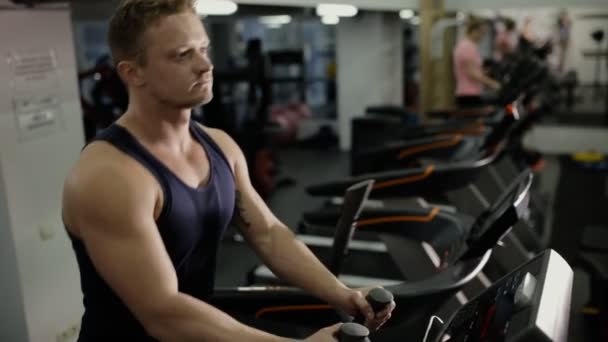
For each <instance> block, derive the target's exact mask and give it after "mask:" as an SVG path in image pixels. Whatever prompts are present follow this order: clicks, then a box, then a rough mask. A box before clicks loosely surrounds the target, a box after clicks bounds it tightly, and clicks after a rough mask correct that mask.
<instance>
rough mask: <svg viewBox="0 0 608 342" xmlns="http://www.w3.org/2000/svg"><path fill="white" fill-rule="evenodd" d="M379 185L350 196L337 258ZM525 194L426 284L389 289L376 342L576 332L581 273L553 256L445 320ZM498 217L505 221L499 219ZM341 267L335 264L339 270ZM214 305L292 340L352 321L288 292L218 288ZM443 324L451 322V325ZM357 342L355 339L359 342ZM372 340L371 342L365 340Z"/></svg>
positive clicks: (551, 336)
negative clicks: (574, 309) (572, 324)
mask: <svg viewBox="0 0 608 342" xmlns="http://www.w3.org/2000/svg"><path fill="white" fill-rule="evenodd" d="M372 183H373V182H365V183H360V184H357V185H355V186H353V187H351V188H349V190H348V192H347V193H346V194H345V196H344V198H345V205H344V206H343V212H342V216H341V218H340V220H339V224H338V227H337V229H336V230H337V231H338V232H339V233H336V243H335V252H336V253H335V256H336V258H337V259H336V260H337V261H338V263H337V264H336V265H334V266H337V267H338V268H339V262H340V255H343V251H344V250H346V249H345V248H346V247H347V246H348V241H349V239H350V236H351V235H352V232H353V229H354V224H353V223H354V222H355V221H356V220H357V219H358V217H359V214H360V213H361V209H362V204H363V202H364V201H365V200H366V198H367V196H368V194H369V190H370V188H371V186H372ZM521 194H522V193H521V192H520V191H517V192H515V194H511V195H509V196H505V197H504V201H502V202H501V203H498V202H497V203H496V204H497V207H500V208H502V210H498V211H497V213H496V215H489V216H488V219H487V220H486V221H485V222H486V224H481V225H479V226H477V228H476V229H473V230H472V231H473V234H471V235H469V238H468V239H465V240H462V241H461V243H460V244H458V246H459V247H458V248H455V249H454V250H453V253H452V254H451V256H450V257H448V258H446V259H445V260H446V261H447V262H448V263H451V264H450V265H448V266H447V267H445V268H443V269H442V270H441V271H440V272H436V273H435V274H434V275H433V276H432V277H429V278H428V279H426V280H423V281H417V282H404V283H401V284H397V285H394V286H386V290H388V291H390V292H391V293H392V294H393V296H394V300H395V302H396V303H397V308H396V309H395V311H394V312H393V315H392V316H393V318H392V319H391V320H390V321H389V322H388V324H387V325H386V327H384V328H383V329H381V330H379V331H377V332H374V333H372V334H371V336H369V338H370V340H371V341H376V342H384V341H386V342H400V341H403V340H407V341H425V342H427V341H433V342H439V341H442V342H445V341H452V342H456V341H480V342H481V341H508V342H527V341H555V342H565V341H566V339H567V332H568V318H569V313H570V298H571V292H572V281H573V272H572V270H571V268H570V267H569V266H568V264H567V263H566V262H565V261H564V259H563V258H561V256H559V255H558V254H557V253H556V252H554V251H551V250H548V251H545V252H543V253H541V254H539V255H537V256H536V257H535V258H533V259H532V260H531V261H529V262H527V263H525V264H523V265H521V266H520V267H518V268H517V269H516V270H514V271H512V272H510V273H509V274H508V275H506V276H505V277H503V278H502V279H500V280H498V281H496V282H495V283H494V284H492V285H491V286H490V287H489V288H488V289H487V290H485V291H484V292H483V293H481V294H480V295H479V296H477V297H476V298H474V299H473V300H471V301H469V302H468V303H467V304H466V305H465V306H463V307H462V308H461V309H459V310H457V311H456V312H453V313H450V314H447V315H440V314H438V312H437V309H438V308H439V307H441V305H442V304H443V303H445V302H446V301H449V300H450V299H451V298H452V297H454V293H455V292H456V291H458V289H460V288H461V287H462V286H464V284H466V283H467V282H469V281H470V280H471V279H473V278H474V277H475V276H476V274H478V273H479V272H480V271H481V269H482V268H483V267H484V265H485V264H486V263H487V260H488V259H489V256H490V254H491V251H489V250H485V251H484V248H485V247H484V246H486V247H487V246H490V245H494V244H495V243H496V241H497V240H496V239H497V237H499V236H500V231H497V230H496V229H495V228H496V224H491V222H504V221H505V219H506V218H509V217H513V215H516V213H517V211H518V207H519V206H518V205H512V204H509V203H511V202H513V196H515V198H516V201H515V203H518V202H519V203H523V202H524V201H525V196H523V197H522V196H521ZM498 212H500V213H502V214H500V215H499V214H498ZM332 265H333V264H332ZM209 303H210V304H211V305H214V306H216V307H218V308H219V309H221V310H223V311H225V312H227V313H229V314H231V315H233V316H234V317H235V318H237V319H238V320H240V321H241V322H243V323H246V324H249V325H251V326H253V327H256V328H260V329H263V330H266V331H269V332H272V333H275V334H279V335H282V336H285V337H291V338H305V337H306V336H309V335H310V334H312V333H314V332H315V331H317V330H318V329H320V328H322V327H325V326H328V325H330V324H334V323H336V322H339V321H343V320H344V315H343V314H342V313H339V312H337V311H336V310H334V308H332V307H331V306H329V305H327V304H326V303H323V302H322V301H320V300H319V299H316V298H313V297H311V296H310V295H307V294H305V293H304V292H302V291H301V290H299V289H297V288H293V287H285V286H272V287H268V286H256V287H238V288H218V289H216V290H215V292H214V296H213V297H212V298H211V300H210V301H209ZM443 322H446V323H445V324H443ZM351 341H352V340H351ZM361 341H365V340H363V339H362V340H361Z"/></svg>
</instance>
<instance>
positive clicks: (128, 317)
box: [70, 122, 235, 342]
mask: <svg viewBox="0 0 608 342" xmlns="http://www.w3.org/2000/svg"><path fill="white" fill-rule="evenodd" d="M190 132H191V135H192V136H193V138H194V139H195V140H196V141H197V142H199V143H200V144H201V145H202V146H203V148H204V149H205V151H206V152H207V156H208V159H209V162H210V168H209V169H210V176H209V181H208V182H207V184H206V185H203V186H201V187H199V188H192V187H191V186H189V185H187V184H185V183H184V182H183V181H182V180H181V179H180V178H178V177H177V176H176V175H175V174H174V173H173V172H172V171H171V170H169V168H167V167H166V166H165V164H163V163H162V162H161V161H160V160H158V159H157V158H155V157H154V156H153V155H152V154H151V153H150V152H149V151H148V150H146V148H144V146H143V145H141V144H140V143H139V142H138V141H137V140H136V139H135V137H134V136H133V135H131V134H130V133H129V132H128V131H127V130H126V129H125V128H124V127H122V126H119V125H117V124H114V125H112V126H110V127H108V128H106V129H105V130H103V131H101V132H100V133H99V134H98V135H97V137H96V138H95V139H94V140H93V141H106V142H108V143H110V144H112V145H113V146H115V147H116V148H118V149H119V150H121V151H122V152H124V153H126V154H127V155H129V156H130V157H132V158H134V159H135V160H137V161H138V162H139V163H141V164H142V165H143V166H144V167H145V168H146V169H148V170H149V171H150V172H151V173H152V175H154V177H155V178H156V179H157V181H158V182H159V184H160V185H161V187H162V191H163V194H164V204H163V208H162V211H161V214H160V216H159V217H158V219H157V221H156V223H157V226H158V230H159V233H160V235H161V237H162V240H163V242H164V244H165V248H166V250H167V252H168V254H169V256H170V258H171V262H172V263H173V266H174V267H175V272H176V274H177V278H178V281H179V291H180V292H182V293H186V294H188V295H191V296H193V297H195V298H198V299H200V300H203V301H205V300H207V299H209V297H210V296H211V295H212V292H213V287H214V280H215V268H216V256H217V252H218V247H219V244H220V241H221V239H222V236H223V234H224V232H225V230H226V227H227V226H228V224H229V222H230V220H231V218H232V214H233V210H234V201H235V182H234V176H233V174H232V170H231V168H230V164H229V163H228V161H227V160H226V158H225V156H224V154H223V153H222V151H221V150H220V148H219V147H218V146H217V145H216V144H215V142H214V141H213V140H212V139H211V137H209V136H208V135H207V134H206V133H205V131H204V130H203V129H202V128H201V127H200V126H198V125H197V124H196V123H195V122H191V123H190ZM70 239H71V240H72V246H73V249H74V252H75V254H76V259H77V261H78V266H79V269H80V282H81V287H82V292H83V303H84V308H85V312H84V315H83V317H82V324H81V332H80V336H79V339H78V341H82V342H89V341H154V339H153V338H152V337H150V336H148V335H147V334H146V332H145V330H144V328H143V326H142V325H141V324H140V323H139V322H138V321H137V320H136V319H135V316H134V315H133V314H132V313H131V311H130V310H129V309H128V308H127V306H126V305H125V304H124V303H123V302H122V301H121V300H120V298H119V297H118V296H117V295H116V293H115V292H114V291H113V290H112V289H111V288H110V286H109V285H108V284H107V283H106V282H105V281H104V280H103V279H102V278H101V276H100V275H99V273H98V272H97V271H96V270H95V267H94V265H93V263H92V262H91V259H90V257H89V255H88V253H87V251H86V249H85V246H84V244H83V242H82V240H80V239H78V238H76V237H75V236H72V235H70ZM134 281H136V280H135V279H134ZM150 300H154V298H150Z"/></svg>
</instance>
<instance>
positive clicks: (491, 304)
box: [440, 274, 522, 342]
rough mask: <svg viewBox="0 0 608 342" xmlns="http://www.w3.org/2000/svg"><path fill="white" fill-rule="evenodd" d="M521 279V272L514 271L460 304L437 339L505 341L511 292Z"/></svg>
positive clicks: (511, 307) (512, 307)
mask: <svg viewBox="0 0 608 342" xmlns="http://www.w3.org/2000/svg"><path fill="white" fill-rule="evenodd" d="M521 280H522V277H521V275H520V274H515V275H513V276H512V277H509V278H508V279H507V280H506V281H505V282H503V283H502V286H498V287H494V288H492V289H489V290H488V292H486V294H484V295H483V296H481V297H479V298H477V300H475V301H473V302H469V303H468V304H467V305H465V306H464V307H462V308H461V309H460V310H459V312H458V314H457V315H456V316H455V317H454V319H453V320H452V321H451V323H450V325H449V326H448V328H447V330H446V333H445V335H444V338H443V339H440V341H444V342H446V341H449V342H501V341H505V339H506V336H507V333H508V331H509V327H510V325H511V320H512V318H513V316H514V314H515V304H514V301H515V293H516V292H517V287H518V286H519V283H520V282H521Z"/></svg>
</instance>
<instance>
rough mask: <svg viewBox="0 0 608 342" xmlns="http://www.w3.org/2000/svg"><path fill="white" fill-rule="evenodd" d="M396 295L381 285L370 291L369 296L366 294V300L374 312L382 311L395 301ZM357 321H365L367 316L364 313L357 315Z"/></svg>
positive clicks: (361, 322)
mask: <svg viewBox="0 0 608 342" xmlns="http://www.w3.org/2000/svg"><path fill="white" fill-rule="evenodd" d="M393 299H394V297H393V294H392V293H391V292H390V291H387V290H385V289H383V288H381V287H376V288H374V289H372V290H371V291H369V293H368V294H367V296H365V300H367V302H368V303H369V305H371V307H372V309H373V310H374V313H376V314H377V313H379V312H382V311H383V310H384V309H386V307H387V306H388V305H389V304H390V303H391V302H392V301H393ZM355 322H357V323H359V324H363V323H365V317H363V316H362V315H360V314H359V315H357V316H356V317H355Z"/></svg>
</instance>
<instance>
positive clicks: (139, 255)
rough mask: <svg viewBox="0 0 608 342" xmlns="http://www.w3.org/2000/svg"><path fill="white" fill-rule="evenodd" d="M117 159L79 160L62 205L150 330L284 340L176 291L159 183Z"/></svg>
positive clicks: (193, 337) (179, 335) (184, 336)
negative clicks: (158, 211) (159, 215)
mask: <svg viewBox="0 0 608 342" xmlns="http://www.w3.org/2000/svg"><path fill="white" fill-rule="evenodd" d="M116 164H117V163H116V162H114V164H112V163H108V162H105V163H97V165H96V164H95V163H89V164H88V165H81V166H79V167H77V170H76V171H75V172H74V173H73V174H72V175H71V176H70V177H69V178H68V180H67V181H66V184H65V188H64V205H65V207H66V208H67V209H68V211H69V212H70V213H72V215H71V216H72V224H75V225H77V226H78V228H79V233H80V235H81V238H82V240H83V241H84V244H85V246H86V248H87V251H88V253H89V255H90V257H91V259H92V261H93V264H94V265H95V268H96V269H97V271H98V272H99V273H100V274H101V276H102V278H103V279H104V280H105V281H106V282H107V283H108V284H109V285H110V287H111V288H112V289H113V290H114V291H115V292H116V293H117V295H118V296H119V297H120V298H121V299H122V300H123V301H124V303H125V304H126V305H127V306H128V307H129V309H130V310H131V311H132V312H133V314H134V315H135V317H136V318H137V319H138V320H139V321H140V322H141V324H142V325H143V326H144V328H145V329H146V331H147V332H148V333H149V334H150V335H152V336H153V337H155V338H157V339H159V340H161V341H245V340H246V341H286V340H287V339H284V338H280V337H277V336H272V335H270V334H267V333H264V332H261V331H258V330H255V329H253V328H250V327H247V326H245V325H243V324H241V323H239V322H237V321H236V320H234V319H233V318H231V317H230V316H228V315H227V314H225V313H223V312H221V311H219V310H217V309H216V308H214V307H212V306H210V305H208V304H206V303H204V302H202V301H200V300H198V299H196V298H193V297H191V296H188V295H186V294H183V293H180V292H179V291H178V282H177V277H176V274H175V270H174V268H173V265H172V263H171V260H170V258H169V256H168V254H167V252H166V250H165V247H164V244H163V242H162V239H161V237H160V235H159V233H158V228H157V226H156V224H155V221H154V217H153V216H154V214H153V213H154V206H155V198H156V197H155V196H156V194H155V192H154V191H156V190H154V189H155V188H157V187H155V186H154V183H153V182H150V181H145V179H146V178H147V177H148V178H150V176H149V175H146V174H143V173H142V174H133V173H126V172H125V171H124V169H121V168H120V167H117V166H116Z"/></svg>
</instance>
